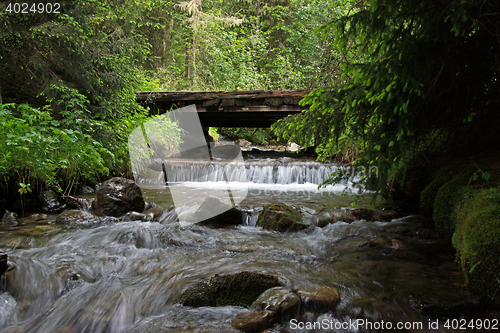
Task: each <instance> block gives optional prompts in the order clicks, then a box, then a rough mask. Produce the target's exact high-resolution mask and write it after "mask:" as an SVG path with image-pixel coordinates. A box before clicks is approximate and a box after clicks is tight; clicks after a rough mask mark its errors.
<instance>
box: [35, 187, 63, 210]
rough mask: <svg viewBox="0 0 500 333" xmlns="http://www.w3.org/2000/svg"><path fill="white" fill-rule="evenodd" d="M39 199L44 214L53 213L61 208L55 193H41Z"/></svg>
mask: <svg viewBox="0 0 500 333" xmlns="http://www.w3.org/2000/svg"><path fill="white" fill-rule="evenodd" d="M40 199H41V200H42V209H43V210H44V211H45V212H54V211H57V210H58V209H60V208H62V207H61V206H62V204H61V203H60V202H59V198H58V196H57V194H56V192H54V191H52V190H50V191H43V192H42V194H41V196H40Z"/></svg>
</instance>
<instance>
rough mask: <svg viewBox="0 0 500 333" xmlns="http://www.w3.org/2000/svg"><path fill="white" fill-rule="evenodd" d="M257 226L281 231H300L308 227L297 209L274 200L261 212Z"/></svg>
mask: <svg viewBox="0 0 500 333" xmlns="http://www.w3.org/2000/svg"><path fill="white" fill-rule="evenodd" d="M257 226H259V227H262V228H264V229H267V230H274V231H280V232H286V231H299V230H303V229H306V228H307V225H306V224H304V223H303V222H302V216H301V214H300V212H298V211H297V210H296V209H294V208H292V207H290V206H288V205H285V204H283V203H280V202H274V203H272V204H269V205H267V206H264V209H263V210H262V211H261V212H260V213H259V219H258V220H257Z"/></svg>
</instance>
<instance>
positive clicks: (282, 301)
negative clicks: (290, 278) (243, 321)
mask: <svg viewBox="0 0 500 333" xmlns="http://www.w3.org/2000/svg"><path fill="white" fill-rule="evenodd" d="M299 303H300V298H299V296H297V294H295V293H293V292H291V291H289V290H288V289H286V288H282V287H276V288H272V289H269V290H267V291H265V292H264V293H263V294H262V295H260V296H259V298H258V299H257V300H256V301H255V302H253V304H252V307H251V308H252V310H270V311H274V312H277V313H279V314H280V315H285V314H288V313H290V312H292V311H294V310H295V309H296V308H297V307H298V305H299Z"/></svg>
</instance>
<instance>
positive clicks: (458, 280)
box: [0, 159, 490, 333]
mask: <svg viewBox="0 0 500 333" xmlns="http://www.w3.org/2000/svg"><path fill="white" fill-rule="evenodd" d="M169 167H172V168H178V178H176V179H171V180H170V181H172V182H175V184H172V186H180V187H182V188H185V189H186V191H188V190H189V189H192V188H195V189H196V190H197V191H202V192H203V191H205V192H206V194H207V195H209V194H210V193H211V192H212V191H214V189H216V188H221V187H222V188H225V186H227V185H228V184H231V189H235V188H244V189H245V190H246V191H248V196H247V197H246V199H244V200H243V201H242V202H241V203H240V204H239V206H240V207H241V209H242V210H244V211H245V212H246V214H245V215H244V217H243V219H242V221H241V224H239V225H237V226H235V227H230V228H222V229H211V228H208V227H202V226H197V225H189V226H181V225H180V224H179V223H178V222H177V221H176V214H173V213H172V203H173V201H172V198H171V196H170V194H169V193H170V190H169V188H167V187H166V186H165V185H164V184H163V183H162V174H161V173H156V174H155V173H154V172H150V174H149V175H148V176H147V177H144V178H142V180H141V181H140V183H141V187H142V188H143V194H144V197H145V200H146V201H149V202H154V203H156V204H157V205H159V206H161V207H163V210H164V212H163V214H161V216H159V217H158V218H157V219H156V220H155V221H154V222H140V221H132V222H119V223H114V224H106V225H99V226H95V227H91V228H74V227H67V226H59V225H54V224H53V220H51V219H50V218H51V217H50V216H49V217H48V219H47V220H42V221H38V222H36V223H35V222H31V223H28V222H26V223H24V224H23V223H20V224H19V225H18V226H15V227H3V228H2V229H1V230H0V246H1V248H2V249H3V250H4V251H5V252H6V253H7V254H8V256H9V261H10V262H11V263H12V264H13V266H14V267H15V268H13V269H12V270H10V271H9V272H7V274H6V277H5V281H4V288H5V289H6V290H7V291H6V292H3V293H0V332H9V333H10V332H51V333H52V332H55V333H63V332H64V333H80V332H92V333H94V332H95V333H101V332H103V333H104V332H109V333H114V332H127V333H143V332H144V333H146V332H236V331H237V330H235V329H233V328H232V327H231V321H232V319H233V318H234V317H235V316H236V314H237V313H239V312H241V311H242V310H244V308H242V307H234V306H226V307H202V308H190V307H185V306H182V305H179V304H177V301H178V299H179V297H180V295H181V294H182V292H183V291H185V290H186V289H187V288H188V287H189V286H191V285H193V284H195V283H197V282H200V281H202V280H206V279H208V278H210V277H211V276H213V275H214V274H222V275H223V274H229V273H237V272H241V271H256V272H262V273H268V274H272V275H275V276H278V277H279V278H280V279H281V280H282V281H283V282H284V283H285V284H286V285H287V286H289V287H290V288H293V289H297V288H301V287H306V286H334V287H337V288H338V289H339V290H340V292H341V294H342V299H341V302H340V304H339V305H338V306H337V307H336V308H335V309H330V310H329V311H327V312H326V313H318V314H316V317H313V321H314V320H315V321H316V322H317V323H320V322H323V323H324V322H329V323H345V322H348V321H349V320H354V319H356V318H364V319H366V320H369V321H371V322H373V323H380V322H382V321H385V322H392V323H397V322H403V323H410V324H413V325H415V324H414V323H421V325H422V328H420V327H418V326H416V327H417V328H415V327H413V328H409V329H406V330H399V331H402V332H417V331H418V332H435V331H440V332H446V331H454V330H453V329H448V328H446V327H444V326H445V323H446V320H447V319H450V318H456V319H461V318H467V319H469V318H472V317H467V316H468V314H464V313H466V312H465V310H464V308H465V309H466V310H467V309H470V308H471V306H468V304H475V305H473V306H472V307H474V306H476V307H477V304H476V303H470V299H469V295H468V293H467V292H466V291H465V290H464V288H463V279H462V276H461V274H460V272H459V270H458V269H457V267H456V265H455V264H454V262H453V259H454V257H453V252H451V251H450V248H449V247H448V246H447V245H445V244H442V242H441V241H440V240H439V239H432V237H431V239H428V238H429V237H422V235H423V232H424V231H425V230H426V229H427V228H429V225H428V223H429V222H428V221H426V220H424V219H422V218H421V217H418V216H407V217H402V218H399V219H394V220H392V221H391V222H367V221H364V220H360V221H354V222H353V223H350V224H349V223H345V222H336V223H330V224H327V225H326V226H324V227H322V228H320V227H317V226H315V225H316V224H317V222H318V221H319V220H321V219H322V218H325V217H326V218H328V217H331V216H333V215H335V214H338V213H339V212H342V211H344V210H345V209H346V207H349V205H350V203H351V202H352V200H353V197H352V196H349V195H348V196H342V192H343V191H344V190H345V189H349V188H350V186H351V185H350V184H344V185H336V186H329V187H327V188H325V189H323V190H318V188H317V185H318V184H320V183H321V182H322V181H323V180H324V179H326V178H327V177H328V176H329V174H330V173H331V172H332V171H334V168H335V166H334V165H325V164H321V163H316V162H304V161H294V160H291V159H277V160H276V159H275V160H271V159H265V160H259V159H255V160H252V161H247V162H246V163H245V165H233V166H230V168H232V170H231V171H230V172H227V170H226V172H225V173H226V174H231V176H230V177H229V179H228V177H227V176H224V177H226V178H224V177H223V176H220V175H219V176H218V175H213V174H212V176H213V178H211V179H204V180H203V181H200V179H199V177H197V176H196V174H197V172H200V171H199V170H200V168H201V169H203V168H210V167H212V166H211V165H199V164H196V163H192V164H191V165H186V164H184V165H181V166H169ZM201 174H202V175H206V174H207V172H206V170H205V171H204V172H201ZM212 176H210V177H212ZM193 180H196V181H193ZM205 192H203V193H205ZM277 200H279V201H281V202H284V203H287V204H290V205H293V206H295V207H297V208H300V209H301V212H302V215H303V217H304V220H305V221H306V222H307V223H308V224H310V225H311V227H310V228H308V229H306V230H305V231H302V232H296V233H278V232H273V231H267V230H263V229H261V228H259V227H256V226H255V223H256V220H257V214H258V211H259V210H261V209H262V207H263V206H264V205H265V204H268V203H271V202H273V201H277ZM369 202H370V201H369V199H362V200H361V201H359V202H358V205H362V206H363V205H365V206H367V205H369ZM182 209H184V210H185V211H189V207H183V208H182ZM182 209H181V210H182ZM52 218H54V217H52ZM426 238H427V239H426ZM464 304H465V305H464ZM450 308H451V310H450ZM443 309H448V310H446V311H445V310H443ZM453 309H455V310H453ZM302 315H303V314H301V313H297V314H296V322H295V323H305V321H304V320H303V318H302V317H301V316H302ZM487 315H490V314H489V313H488V311H484V310H480V312H479V313H476V314H474V316H475V317H473V318H477V317H478V316H479V317H480V318H483V317H485V316H487ZM481 316H482V317H481ZM436 321H439V322H438V324H439V325H438V327H437V328H436V329H434V328H435V327H431V328H430V327H429V324H430V323H434V322H436ZM280 325H281V326H280V327H281V328H282V329H283V330H284V331H288V332H312V331H318V332H379V331H383V329H380V328H379V329H377V328H372V329H368V328H366V327H365V328H363V327H357V328H353V327H344V328H342V327H339V326H337V327H336V328H335V327H334V326H328V327H321V328H319V329H317V330H314V329H311V330H309V329H307V327H304V328H303V329H301V328H302V327H299V326H300V324H299V325H297V324H295V325H292V324H290V323H288V322H283V323H281V324H280ZM407 328H408V327H407ZM393 331H398V330H393ZM456 331H459V330H456Z"/></svg>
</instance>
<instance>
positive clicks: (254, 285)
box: [180, 272, 282, 307]
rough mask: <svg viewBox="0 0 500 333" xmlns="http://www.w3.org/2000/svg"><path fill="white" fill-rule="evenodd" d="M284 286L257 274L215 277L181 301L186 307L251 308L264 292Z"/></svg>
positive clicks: (187, 291)
mask: <svg viewBox="0 0 500 333" xmlns="http://www.w3.org/2000/svg"><path fill="white" fill-rule="evenodd" d="M278 286H282V283H281V282H280V281H279V280H278V278H277V277H275V276H272V275H268V274H261V273H256V272H240V273H236V274H229V275H215V276H213V277H211V278H210V280H208V281H203V282H200V283H198V284H196V285H194V286H192V287H190V288H189V289H188V290H186V291H185V292H184V293H183V294H182V296H181V299H180V303H181V304H182V305H185V306H193V307H200V306H226V305H235V306H250V305H251V304H252V303H253V302H254V301H255V299H256V298H257V297H259V295H260V294H262V293H263V292H264V291H266V290H268V289H270V288H274V287H278Z"/></svg>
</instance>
